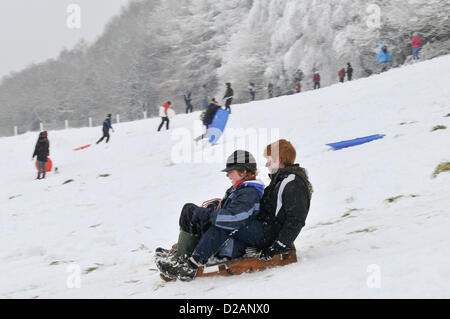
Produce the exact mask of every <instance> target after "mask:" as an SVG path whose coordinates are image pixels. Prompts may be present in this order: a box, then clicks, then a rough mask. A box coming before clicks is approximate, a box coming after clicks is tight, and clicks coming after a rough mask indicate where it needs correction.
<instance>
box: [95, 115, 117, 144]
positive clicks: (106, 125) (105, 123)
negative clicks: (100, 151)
mask: <svg viewBox="0 0 450 319" xmlns="http://www.w3.org/2000/svg"><path fill="white" fill-rule="evenodd" d="M111 117H112V115H111V114H108V115H107V116H106V119H105V120H104V121H103V136H102V137H101V138H100V139H99V140H98V141H97V144H98V143H100V142H101V141H103V139H104V138H105V137H106V143H108V142H109V130H110V129H111V130H112V131H113V132H114V129H113V128H112V126H111Z"/></svg>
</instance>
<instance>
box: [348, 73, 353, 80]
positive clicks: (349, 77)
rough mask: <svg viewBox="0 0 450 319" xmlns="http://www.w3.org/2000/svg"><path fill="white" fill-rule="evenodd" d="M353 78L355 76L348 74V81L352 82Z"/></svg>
mask: <svg viewBox="0 0 450 319" xmlns="http://www.w3.org/2000/svg"><path fill="white" fill-rule="evenodd" d="M352 76H353V74H351V73H348V74H347V79H348V80H349V81H351V80H352Z"/></svg>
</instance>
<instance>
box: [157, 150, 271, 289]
mask: <svg viewBox="0 0 450 319" xmlns="http://www.w3.org/2000/svg"><path fill="white" fill-rule="evenodd" d="M223 172H226V173H227V177H228V178H229V179H230V181H231V183H232V187H231V188H229V189H228V190H227V191H226V193H225V196H224V198H223V199H222V200H221V201H216V202H212V203H210V204H209V205H208V206H207V207H198V206H196V205H194V204H186V205H185V206H184V207H183V210H182V212H181V216H180V235H179V238H178V248H177V252H176V253H175V255H173V257H172V258H168V259H160V260H159V261H158V262H157V266H158V268H159V270H160V271H161V273H163V274H164V275H165V276H167V277H170V278H178V279H180V280H183V281H189V280H192V279H193V278H194V277H195V275H196V273H197V269H198V267H199V266H200V265H204V264H206V263H207V261H208V259H209V258H210V257H212V256H214V255H216V254H217V255H219V256H221V257H229V258H237V257H240V256H242V255H244V253H245V248H246V247H248V246H258V247H260V246H262V245H263V243H264V237H263V232H262V225H261V223H260V222H257V221H256V220H255V216H256V215H257V214H258V212H259V202H260V200H261V198H262V196H263V191H264V184H263V183H262V182H260V181H257V180H256V174H257V168H256V161H255V159H254V157H253V156H252V155H251V154H250V153H249V152H247V151H243V150H237V151H235V152H233V154H231V155H230V156H229V157H228V160H227V164H226V167H225V169H224V170H223Z"/></svg>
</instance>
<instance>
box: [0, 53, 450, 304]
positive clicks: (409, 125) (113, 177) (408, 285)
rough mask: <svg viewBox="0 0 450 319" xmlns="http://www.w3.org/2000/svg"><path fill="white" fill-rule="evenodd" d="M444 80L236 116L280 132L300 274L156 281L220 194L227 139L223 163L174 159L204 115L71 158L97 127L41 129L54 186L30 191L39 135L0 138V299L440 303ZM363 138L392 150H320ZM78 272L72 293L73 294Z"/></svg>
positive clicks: (324, 93) (124, 135) (444, 282)
mask: <svg viewBox="0 0 450 319" xmlns="http://www.w3.org/2000/svg"><path fill="white" fill-rule="evenodd" d="M449 74H450V56H444V57H441V58H435V59H433V60H429V61H425V62H422V63H418V64H415V65H410V66H406V67H403V68H399V69H395V70H391V71H389V72H387V73H384V74H381V75H375V76H371V77H369V78H365V79H361V80H358V81H354V82H351V83H345V84H339V85H334V86H330V87H328V88H325V89H321V90H318V91H309V92H306V93H302V94H299V95H294V96H285V97H280V98H276V99H271V100H263V101H258V102H252V103H249V104H242V105H235V106H233V107H232V109H233V113H232V115H231V118H230V121H229V126H228V128H229V131H232V130H231V129H232V128H255V129H261V128H265V129H270V128H278V129H279V136H280V137H282V138H286V139H288V140H291V141H292V142H293V144H294V145H295V147H296V148H297V151H298V155H297V160H298V161H299V162H300V163H301V164H302V166H304V167H306V168H307V169H308V171H309V174H310V178H311V181H312V183H313V186H314V188H315V192H314V194H313V200H312V205H311V210H310V214H309V216H308V220H307V225H306V226H305V228H304V229H303V230H302V232H301V234H300V236H299V238H297V241H296V246H297V251H298V254H299V255H300V256H301V261H300V262H299V263H297V264H293V265H288V266H286V267H283V268H278V269H270V270H266V271H264V272H259V273H252V274H245V275H241V276H236V277H229V278H213V279H203V278H199V279H197V280H195V281H193V282H190V283H181V282H176V283H164V282H162V281H161V280H160V278H159V276H158V273H157V272H156V271H155V269H156V266H155V264H154V262H153V253H154V249H155V248H156V247H158V246H165V247H169V246H170V245H171V244H172V243H173V242H174V241H175V240H176V238H177V234H178V217H179V212H180V209H181V208H182V205H183V204H184V203H186V202H193V203H197V204H201V202H202V201H204V200H206V199H209V198H213V197H221V196H222V195H223V192H224V191H225V189H226V188H228V187H229V181H228V180H227V178H226V177H225V176H224V173H221V172H220V169H221V168H222V167H223V165H224V164H223V161H224V160H225V158H226V156H227V155H228V154H227V150H226V149H227V147H230V148H231V149H232V148H233V147H234V143H235V142H236V141H235V140H232V139H231V138H228V137H226V138H225V139H223V140H222V143H219V145H217V146H215V147H214V148H208V149H207V150H209V151H211V150H215V152H216V155H217V154H218V155H217V157H218V158H220V159H221V160H222V163H219V162H217V161H215V162H205V161H201V160H196V159H195V158H194V156H192V158H191V161H190V162H188V163H179V161H178V158H177V157H175V155H174V154H177V151H176V150H179V149H180V145H184V144H180V140H179V138H180V136H181V137H185V138H186V140H185V141H190V140H191V137H190V136H189V135H191V134H192V137H193V136H194V133H193V132H192V131H193V129H194V124H193V123H194V122H195V120H197V119H198V116H199V112H195V113H193V114H190V115H184V114H182V115H177V116H176V117H175V118H174V119H173V120H172V121H171V131H169V132H167V131H162V132H160V133H156V128H157V125H158V124H159V121H160V120H159V119H149V120H142V121H137V122H131V123H122V124H117V125H115V129H116V133H113V134H112V138H111V142H110V143H109V144H108V145H106V144H101V145H95V146H92V147H90V148H88V149H86V150H83V151H79V152H74V151H73V150H72V149H74V148H75V147H78V146H82V145H85V144H88V143H93V142H95V140H96V139H97V138H98V137H99V136H100V131H101V129H100V128H98V127H97V128H83V129H70V130H65V131H52V132H49V138H50V142H51V158H52V159H53V161H54V163H55V166H57V167H58V168H59V170H60V173H59V174H54V173H51V174H49V175H48V179H46V180H43V181H37V180H33V179H34V178H35V170H34V165H33V162H32V161H31V154H32V150H33V147H34V143H35V141H36V138H37V134H36V133H27V134H25V135H20V136H17V137H8V138H1V139H0V154H2V157H1V159H0V163H1V165H0V167H2V168H3V172H2V178H1V181H0V207H1V213H0V218H1V219H0V225H1V231H0V273H1V274H2V276H1V277H0V298H81V297H87V298H93V297H97V298H113V297H118V298H127V297H132V298H304V297H306V298H309V297H318V298H328V297H333V298H349V297H354V298H366V297H368V298H392V297H393V298H398V297H408V298H409V297H446V298H449V297H450V288H449V287H448V282H449V280H450V257H449V254H448V247H449V245H450V237H449V236H448V228H449V225H450V217H449V213H450V211H449V207H450V196H449V195H448V194H449V190H450V186H449V185H450V173H442V174H440V175H438V177H437V178H434V179H433V178H431V175H432V173H433V171H434V169H435V167H436V166H437V165H438V164H439V163H440V162H441V161H443V160H447V161H449V160H450V148H449V141H450V139H449V137H450V133H449V129H446V130H438V131H434V132H431V129H432V128H433V127H434V126H436V125H447V126H450V118H449V117H444V115H446V114H448V113H449V112H450V91H449V90H448V86H449V84H450V83H449V77H448V75H449ZM197 124H198V123H197ZM172 134H174V135H172ZM176 134H178V135H176ZM180 134H181V135H180ZM371 134H386V137H385V138H384V139H382V140H378V141H374V142H371V143H368V144H365V145H361V146H358V147H353V148H348V149H344V150H341V151H336V152H333V151H329V150H328V149H327V147H325V144H326V143H330V142H336V141H340V140H344V139H349V138H355V137H360V136H366V135H371ZM258 138H261V136H258ZM274 138H276V136H271V137H270V138H269V139H270V140H273V139H274ZM261 140H262V141H264V139H263V138H262V139H261ZM257 151H258V154H254V155H255V156H257V158H258V161H259V163H258V164H259V169H260V175H259V177H260V178H261V179H262V180H263V181H264V182H266V184H267V182H268V178H267V170H266V169H265V167H264V159H263V157H262V154H261V153H262V148H259V149H257ZM101 174H109V176H106V177H101V176H100V175H101ZM69 179H73V182H71V183H67V184H63V183H64V182H65V181H67V180H69ZM400 195H403V197H401V198H399V199H397V200H395V201H393V202H392V203H390V202H388V201H386V199H388V198H393V197H397V196H400ZM73 265H75V266H73ZM77 265H78V266H77ZM371 265H372V266H371ZM373 265H375V266H373ZM71 267H75V268H71ZM76 267H80V270H81V271H82V274H81V288H75V289H69V288H68V286H67V282H68V280H69V281H70V282H72V281H71V279H73V278H75V277H73V275H74V274H76V269H77V268H76ZM74 269H75V270H74ZM374 269H375V271H374ZM377 274H379V275H380V276H379V279H380V280H379V281H377V280H375V281H371V279H373V278H376V277H373V276H375V275H377ZM368 281H369V283H370V282H375V283H379V284H380V285H381V287H380V288H369V286H370V285H369V286H368V284H367V282H368ZM372 287H373V286H372Z"/></svg>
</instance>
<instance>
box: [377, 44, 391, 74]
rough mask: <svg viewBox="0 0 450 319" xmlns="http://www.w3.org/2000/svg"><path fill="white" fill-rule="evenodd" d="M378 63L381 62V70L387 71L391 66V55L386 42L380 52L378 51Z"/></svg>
mask: <svg viewBox="0 0 450 319" xmlns="http://www.w3.org/2000/svg"><path fill="white" fill-rule="evenodd" d="M376 63H377V64H378V63H381V65H382V68H381V72H384V71H386V70H387V69H388V68H389V64H390V63H391V56H390V55H389V51H388V48H387V46H386V44H382V45H381V50H380V53H378V57H377V61H376Z"/></svg>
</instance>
